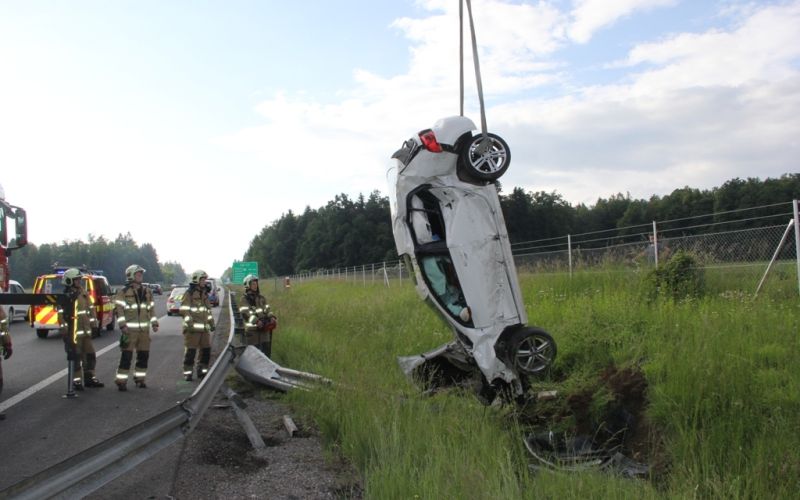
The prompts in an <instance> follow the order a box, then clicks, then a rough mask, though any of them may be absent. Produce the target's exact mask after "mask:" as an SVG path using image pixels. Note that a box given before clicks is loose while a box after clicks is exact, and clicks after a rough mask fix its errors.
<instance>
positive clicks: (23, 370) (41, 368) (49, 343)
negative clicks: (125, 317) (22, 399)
mask: <svg viewBox="0 0 800 500" xmlns="http://www.w3.org/2000/svg"><path fill="white" fill-rule="evenodd" d="M155 303H156V314H157V315H159V316H163V315H165V314H166V310H167V308H166V298H165V297H163V296H160V297H159V296H156V298H155ZM9 331H10V332H11V340H12V342H13V346H14V354H13V355H12V356H11V358H9V359H7V360H3V379H4V380H3V385H4V387H3V393H2V395H0V405H2V403H3V401H6V400H8V399H9V398H11V397H13V396H15V395H16V394H18V393H20V392H22V391H24V390H26V389H28V388H29V387H31V386H33V385H35V384H38V383H40V382H42V381H44V380H46V379H48V378H49V377H51V376H53V375H54V374H55V373H57V372H59V371H61V370H63V369H65V368H66V367H67V354H66V351H65V350H64V341H63V340H62V339H61V335H60V334H59V333H58V331H57V330H53V331H52V332H51V333H50V334H49V335H48V336H47V338H44V339H40V338H39V337H37V336H36V331H35V330H34V329H33V328H31V326H30V324H28V323H24V322H15V323H12V324H11V325H10V328H9ZM118 342H119V330H118V329H115V330H114V331H108V330H105V329H104V330H101V332H100V337H98V338H95V339H93V340H92V343H93V345H94V349H95V351H97V352H98V353H99V355H98V358H97V365H98V367H100V366H101V365H102V364H103V363H106V362H107V361H106V358H107V357H108V354H106V353H105V352H103V349H104V348H105V347H107V346H109V345H112V344H116V343H118ZM112 351H113V349H112ZM116 362H119V359H117V361H116ZM98 378H100V380H104V379H103V378H101V377H99V375H98ZM65 379H66V376H65ZM110 380H113V379H110ZM64 386H65V387H66V382H64Z"/></svg>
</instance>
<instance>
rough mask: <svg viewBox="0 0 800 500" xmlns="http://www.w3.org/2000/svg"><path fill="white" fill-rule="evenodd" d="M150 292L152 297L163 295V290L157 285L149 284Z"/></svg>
mask: <svg viewBox="0 0 800 500" xmlns="http://www.w3.org/2000/svg"><path fill="white" fill-rule="evenodd" d="M150 290H152V291H153V295H162V294H163V293H164V290H163V289H162V288H161V285H159V284H158V283H150Z"/></svg>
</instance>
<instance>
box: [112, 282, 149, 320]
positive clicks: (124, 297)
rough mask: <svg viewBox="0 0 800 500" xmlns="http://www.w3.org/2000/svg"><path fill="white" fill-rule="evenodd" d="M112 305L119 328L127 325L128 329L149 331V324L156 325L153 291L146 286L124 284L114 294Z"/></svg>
mask: <svg viewBox="0 0 800 500" xmlns="http://www.w3.org/2000/svg"><path fill="white" fill-rule="evenodd" d="M114 306H115V307H116V309H117V325H119V327H120V328H122V327H123V326H127V327H128V329H130V330H137V331H142V332H149V331H150V326H151V325H152V326H158V318H156V303H155V301H154V300H153V292H152V290H150V289H149V288H148V287H146V286H143V285H139V287H138V288H136V287H135V286H134V285H133V284H132V283H129V284H127V285H125V287H124V288H121V289H120V290H119V291H117V294H116V295H115V296H114Z"/></svg>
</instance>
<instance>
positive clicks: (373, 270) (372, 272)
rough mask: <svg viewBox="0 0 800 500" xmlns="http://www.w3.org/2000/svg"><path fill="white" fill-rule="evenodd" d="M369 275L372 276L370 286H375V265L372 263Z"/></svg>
mask: <svg viewBox="0 0 800 500" xmlns="http://www.w3.org/2000/svg"><path fill="white" fill-rule="evenodd" d="M371 274H372V284H373V285H374V284H375V263H374V262H373V263H372V271H371Z"/></svg>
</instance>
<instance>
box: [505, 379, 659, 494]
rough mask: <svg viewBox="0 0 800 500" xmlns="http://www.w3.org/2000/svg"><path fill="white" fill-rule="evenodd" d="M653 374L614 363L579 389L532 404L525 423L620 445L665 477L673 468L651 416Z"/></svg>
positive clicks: (539, 430)
mask: <svg viewBox="0 0 800 500" xmlns="http://www.w3.org/2000/svg"><path fill="white" fill-rule="evenodd" d="M647 388H648V384H647V378H646V377H645V375H644V373H643V372H642V371H641V370H639V369H638V368H634V367H626V368H621V369H620V368H618V367H616V366H613V365H612V366H608V367H607V368H606V369H605V370H603V371H602V372H601V373H599V374H598V375H597V377H596V378H595V379H593V380H590V381H588V382H586V383H584V384H582V385H581V387H580V388H577V389H575V390H574V391H573V392H571V393H568V394H563V395H562V397H561V398H559V399H557V400H554V401H547V402H539V403H535V404H533V405H529V406H527V407H526V408H525V409H524V410H523V411H522V413H521V415H519V418H520V421H521V422H522V423H523V424H524V425H526V426H527V427H528V428H529V429H530V432H531V433H532V434H536V433H542V432H549V431H554V432H556V433H557V434H559V435H561V436H567V437H573V438H577V439H579V440H584V441H590V442H591V443H592V446H593V448H603V449H615V450H618V451H620V452H621V453H622V454H624V455H625V456H627V457H629V458H631V459H633V460H635V461H637V462H641V463H644V464H647V465H649V466H650V472H651V473H650V477H651V478H652V479H653V480H655V481H659V480H660V479H661V478H662V477H663V476H664V474H665V473H666V470H667V459H666V455H665V453H664V445H663V439H662V436H661V433H660V432H658V430H657V429H656V428H655V427H654V426H653V425H652V423H651V422H650V421H649V419H648V418H647V415H646V410H647V406H648V399H647Z"/></svg>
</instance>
